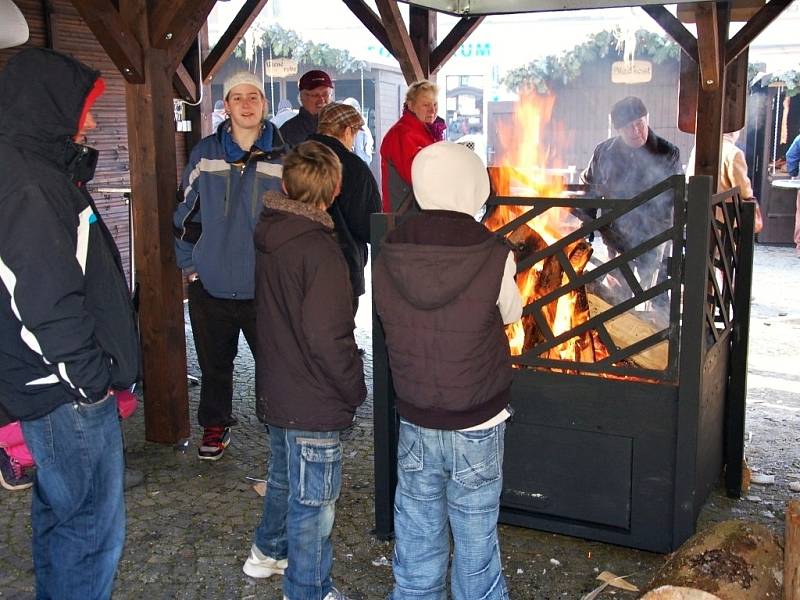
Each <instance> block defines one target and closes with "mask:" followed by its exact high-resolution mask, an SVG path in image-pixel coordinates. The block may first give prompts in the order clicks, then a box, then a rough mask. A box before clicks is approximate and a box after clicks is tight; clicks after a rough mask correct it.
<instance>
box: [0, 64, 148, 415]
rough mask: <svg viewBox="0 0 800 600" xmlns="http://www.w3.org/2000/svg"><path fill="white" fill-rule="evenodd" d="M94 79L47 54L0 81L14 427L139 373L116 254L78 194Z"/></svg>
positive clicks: (84, 195)
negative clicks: (79, 136) (82, 128)
mask: <svg viewBox="0 0 800 600" xmlns="http://www.w3.org/2000/svg"><path fill="white" fill-rule="evenodd" d="M99 76H100V74H99V73H98V72H97V71H94V70H92V69H90V68H88V67H87V66H85V65H83V64H81V63H80V62H78V61H76V60H74V59H72V58H70V57H69V56H66V55H64V54H61V53H58V52H55V51H52V50H45V49H29V50H24V51H22V52H20V53H19V54H17V55H15V56H14V57H12V58H11V60H10V61H9V62H8V64H7V66H6V68H5V69H4V70H3V71H2V73H0V404H2V407H3V409H4V410H3V411H0V412H5V413H7V417H10V418H13V419H18V420H31V419H36V418H38V417H41V416H43V415H45V414H47V413H49V412H51V411H52V410H53V409H55V408H57V407H58V406H59V405H61V404H64V403H66V402H71V401H75V400H77V401H82V402H94V401H97V400H99V399H101V398H103V397H105V395H106V393H107V391H108V389H109V388H115V389H124V388H128V387H129V386H130V385H131V384H133V383H134V382H135V381H136V379H137V377H138V374H139V342H138V333H137V329H136V320H135V314H134V310H133V306H132V304H131V301H130V294H129V290H128V287H127V283H126V281H125V275H124V272H123V269H122V263H121V261H120V257H119V252H118V251H117V248H116V245H115V244H114V240H113V238H112V236H111V234H110V232H109V231H108V228H107V227H106V226H105V224H104V223H103V221H102V219H101V217H100V214H99V213H98V211H97V209H96V207H95V206H94V202H93V201H92V198H91V196H90V195H89V194H88V192H87V191H86V189H85V186H84V184H85V183H86V181H88V180H90V179H91V177H92V176H93V175H94V166H95V165H96V161H97V153H96V152H95V151H94V150H92V149H91V148H88V147H86V146H82V145H80V144H76V143H74V142H73V141H72V138H73V136H74V135H75V134H76V133H77V132H78V126H79V120H80V118H81V116H82V114H83V113H84V107H85V106H86V105H87V99H88V98H89V97H90V94H91V92H92V90H93V89H94V88H95V84H96V82H97V80H98V79H99Z"/></svg>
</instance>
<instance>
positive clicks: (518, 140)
mask: <svg viewBox="0 0 800 600" xmlns="http://www.w3.org/2000/svg"><path fill="white" fill-rule="evenodd" d="M554 103H555V98H554V97H553V96H537V95H529V96H523V97H522V98H520V101H519V102H518V103H517V105H516V108H515V111H514V114H513V118H512V119H510V121H505V122H501V123H500V126H499V128H498V139H499V146H500V149H501V152H502V157H503V158H502V164H501V165H500V166H499V167H497V168H494V169H492V171H491V175H492V187H493V190H494V193H495V195H496V196H515V197H544V198H547V197H550V198H553V197H559V196H561V195H562V193H563V191H564V187H565V186H564V179H563V177H562V176H561V175H560V174H553V173H552V171H548V169H547V165H555V164H559V159H558V156H557V154H556V153H555V151H554V148H552V149H551V147H550V146H549V145H548V144H547V143H546V141H545V136H546V135H547V137H551V138H552V139H554V140H555V141H556V142H557V143H563V142H564V136H563V135H559V134H560V133H561V131H560V128H559V127H558V126H557V124H554V123H551V117H552V112H553V106H554ZM529 209H530V207H525V206H508V205H505V206H497V207H496V208H495V210H494V212H493V213H492V214H491V215H490V217H489V218H487V219H486V222H485V223H486V226H487V227H488V228H489V229H491V230H492V231H496V230H498V229H499V228H501V227H502V226H503V225H505V224H506V223H508V222H510V221H511V220H513V219H516V218H517V217H519V216H520V215H522V214H523V213H525V212H526V211H527V210H529ZM570 222H572V226H570ZM526 224H527V226H528V227H530V228H531V229H532V230H533V231H535V232H536V233H537V234H538V235H539V236H540V237H541V239H542V241H543V242H544V243H546V244H547V245H551V244H553V243H554V242H556V241H557V240H559V239H560V238H562V237H563V236H564V235H565V234H566V233H568V232H570V231H573V230H574V229H575V228H576V227H577V225H575V224H574V217H572V216H571V215H570V214H569V211H568V210H567V209H564V208H551V209H549V210H547V211H545V212H544V213H542V214H541V215H538V216H537V217H535V218H533V219H531V220H529V221H528V222H527V223H526ZM542 268H543V261H540V262H539V263H537V264H535V265H534V266H533V267H532V268H530V269H528V270H526V271H524V272H522V273H519V274H518V275H517V286H518V287H519V290H520V293H521V294H522V298H523V300H524V302H525V303H528V302H530V301H531V300H533V299H535V298H536V297H537V292H536V285H537V282H538V280H539V276H540V274H541V271H542ZM568 281H569V280H568V278H567V276H566V275H563V276H562V278H561V281H560V285H564V284H566V283H568ZM576 302H577V293H576V292H574V291H573V292H570V293H568V294H563V295H561V296H559V298H558V300H557V301H556V302H555V304H556V306H555V307H548V309H547V312H548V313H549V315H550V316H552V322H551V330H552V332H553V334H554V335H555V336H558V335H560V334H562V333H563V332H565V331H568V330H569V329H571V328H573V327H575V326H576V325H577V324H579V323H581V322H584V321H586V319H587V318H588V315H587V314H583V315H582V318H580V319H576V316H575V315H576ZM524 320H525V317H523V319H521V320H519V321H517V322H515V323H512V324H510V325H508V326H507V327H506V335H507V336H508V339H509V347H510V350H511V354H512V355H515V356H518V355H520V354H522V352H523V350H524V347H525V324H524ZM548 320H550V319H548ZM590 342H591V340H590ZM593 346H594V344H592V343H583V344H582V343H581V341H580V340H579V339H577V338H572V339H570V340H567V341H566V342H564V343H562V344H560V345H559V346H558V347H556V348H553V349H552V350H550V351H549V352H548V357H550V358H558V359H566V360H573V361H574V360H584V358H585V357H587V354H589V355H591V356H592V357H594V356H595V354H596V353H595V351H594V350H595V349H594V347H593ZM589 360H594V358H590V359H589Z"/></svg>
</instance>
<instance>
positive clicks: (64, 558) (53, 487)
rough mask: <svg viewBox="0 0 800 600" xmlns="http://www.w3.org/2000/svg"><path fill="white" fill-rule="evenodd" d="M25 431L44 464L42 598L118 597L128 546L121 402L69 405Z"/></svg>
mask: <svg viewBox="0 0 800 600" xmlns="http://www.w3.org/2000/svg"><path fill="white" fill-rule="evenodd" d="M22 430H23V433H24V434H25V441H26V442H27V443H28V446H29V447H30V450H31V454H33V458H34V459H35V460H36V484H35V486H34V488H33V498H32V501H31V526H32V528H33V565H34V568H35V571H36V597H37V598H39V599H45V598H54V599H58V600H66V599H71V598H75V599H78V598H80V599H92V598H96V599H104V598H110V597H111V589H112V587H113V584H114V574H115V573H116V571H117V563H118V562H119V558H120V556H121V555H122V547H123V545H124V542H125V497H124V495H123V476H124V465H123V458H122V434H121V432H120V426H119V418H118V416H117V403H116V401H115V399H114V397H113V396H111V397H109V398H107V399H105V400H103V401H101V402H98V403H96V404H81V403H78V402H67V403H66V404H62V405H61V406H59V407H58V408H56V409H55V410H54V411H52V412H51V413H49V414H47V415H45V416H44V417H41V418H39V419H36V420H34V421H23V422H22Z"/></svg>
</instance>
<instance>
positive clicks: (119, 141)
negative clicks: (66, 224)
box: [0, 0, 188, 282]
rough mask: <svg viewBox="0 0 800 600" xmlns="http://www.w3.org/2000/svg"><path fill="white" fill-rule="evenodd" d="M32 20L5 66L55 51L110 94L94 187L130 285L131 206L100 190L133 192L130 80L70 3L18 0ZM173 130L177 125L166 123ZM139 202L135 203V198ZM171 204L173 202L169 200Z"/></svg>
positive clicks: (93, 139) (95, 140)
mask: <svg viewBox="0 0 800 600" xmlns="http://www.w3.org/2000/svg"><path fill="white" fill-rule="evenodd" d="M14 2H15V4H16V5H17V6H18V7H19V8H20V10H21V11H22V14H23V15H24V16H25V19H26V20H27V22H28V28H29V29H30V39H29V40H28V42H27V43H26V44H24V45H23V46H17V47H15V48H8V49H5V50H0V68H2V67H3V66H4V65H5V63H6V62H7V61H8V59H9V58H10V57H11V56H13V55H14V54H16V53H17V52H19V50H21V49H22V48H25V47H51V48H54V49H55V50H59V51H61V52H65V53H67V54H71V55H72V56H74V57H75V58H77V59H78V60H80V61H82V62H84V63H86V64H87V65H89V66H91V67H92V68H95V69H97V70H99V71H100V72H101V73H102V75H103V79H105V82H106V93H105V94H103V96H102V97H101V98H100V99H99V100H98V102H97V104H96V105H95V108H94V110H93V113H94V115H95V118H96V120H97V129H95V130H94V131H93V132H90V133H89V135H88V136H87V138H88V141H89V144H90V145H91V146H92V147H94V148H97V150H98V151H99V152H100V157H99V161H98V165H97V171H96V174H95V178H94V180H93V181H92V183H91V185H90V188H89V189H90V190H92V196H93V197H94V199H95V203H96V204H97V208H98V210H99V211H100V213H101V215H102V217H103V219H104V220H105V222H106V224H107V225H108V227H109V229H110V230H111V233H112V234H113V235H114V239H115V240H116V242H117V246H118V247H119V250H120V254H121V255H122V262H123V264H124V265H125V269H126V275H127V276H128V281H129V282H130V281H131V279H130V277H131V273H130V268H131V256H132V253H131V238H130V235H131V234H130V223H129V212H128V209H129V206H128V204H127V201H126V199H125V198H124V196H123V194H122V193H102V192H98V191H96V190H97V188H121V189H128V188H130V171H129V170H130V163H129V160H128V128H127V122H126V117H125V80H124V79H123V78H122V75H120V73H119V71H118V70H117V68H116V67H115V66H114V63H113V62H112V61H111V59H110V58H109V57H108V55H107V54H106V53H105V51H104V50H103V48H102V47H101V46H100V44H99V42H98V41H97V40H96V39H95V37H94V35H93V34H92V32H91V31H90V30H89V28H88V27H87V26H86V23H85V22H84V21H83V19H81V17H80V15H78V12H77V11H76V10H75V8H74V7H73V5H72V3H71V2H70V1H69V0H49V1H48V0H14ZM165 126H167V127H173V123H165ZM187 135H188V134H186V133H177V132H176V134H175V142H176V153H177V159H178V161H177V162H178V172H177V174H176V185H177V181H178V180H179V179H180V174H181V173H182V171H183V168H184V166H185V165H186V158H187V156H188V152H187V147H186V138H187ZM134 201H135V199H134ZM167 201H169V202H172V201H173V199H172V198H169V199H167Z"/></svg>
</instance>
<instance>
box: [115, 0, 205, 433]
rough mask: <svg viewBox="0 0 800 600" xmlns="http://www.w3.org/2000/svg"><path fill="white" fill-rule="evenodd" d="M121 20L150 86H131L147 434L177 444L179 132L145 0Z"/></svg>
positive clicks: (181, 371)
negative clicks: (151, 37) (174, 218)
mask: <svg viewBox="0 0 800 600" xmlns="http://www.w3.org/2000/svg"><path fill="white" fill-rule="evenodd" d="M120 9H121V15H122V18H123V19H124V20H125V21H126V22H127V24H128V25H129V26H130V28H131V30H132V31H135V32H136V33H137V35H138V36H139V43H140V44H141V45H142V48H143V64H144V83H141V84H132V83H128V84H126V87H125V101H126V108H127V115H128V144H129V151H130V162H131V188H132V202H133V223H134V235H135V239H136V244H135V251H136V267H137V272H136V277H137V283H138V285H139V294H140V296H139V297H140V304H139V329H140V334H141V342H142V356H143V372H144V394H145V402H144V417H145V437H146V438H147V439H148V440H149V441H152V442H162V443H175V442H178V441H179V440H181V439H184V438H186V437H188V436H189V404H188V393H187V383H186V344H185V330H184V320H183V287H182V285H181V276H180V272H179V270H178V269H177V268H176V267H175V255H174V249H173V234H172V213H173V209H174V206H175V190H176V187H177V182H176V170H177V167H176V161H175V132H174V129H173V127H172V122H173V108H172V75H173V73H174V66H173V65H171V57H170V54H169V52H168V51H167V50H161V49H157V48H153V47H152V46H151V45H150V42H149V36H148V2H147V0H121V2H120Z"/></svg>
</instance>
